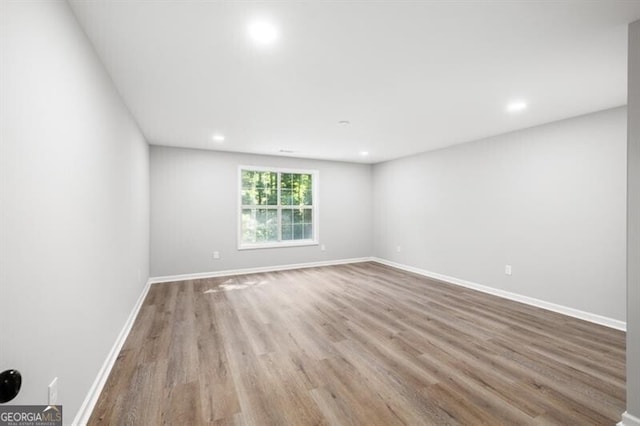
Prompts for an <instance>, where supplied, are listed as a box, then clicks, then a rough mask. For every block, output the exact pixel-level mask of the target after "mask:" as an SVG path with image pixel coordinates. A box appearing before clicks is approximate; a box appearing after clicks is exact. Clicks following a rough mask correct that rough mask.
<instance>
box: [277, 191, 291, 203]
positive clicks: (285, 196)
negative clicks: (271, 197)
mask: <svg viewBox="0 0 640 426" xmlns="http://www.w3.org/2000/svg"><path fill="white" fill-rule="evenodd" d="M280 204H282V205H283V206H291V205H293V194H292V191H291V190H290V189H283V190H281V191H280Z"/></svg>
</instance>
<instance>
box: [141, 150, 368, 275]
mask: <svg viewBox="0 0 640 426" xmlns="http://www.w3.org/2000/svg"><path fill="white" fill-rule="evenodd" d="M150 157H151V275H152V276H156V277H157V276H167V275H179V274H189V273H204V272H213V271H224V270H230V269H240V268H255V267H261V266H272V265H288V264H294V263H304V262H318V261H328V260H338V259H349V258H357V257H364V256H371V249H372V237H371V229H372V226H373V225H372V215H371V206H372V200H371V198H372V187H371V166H369V165H363V164H350V163H339V162H329V161H314V160H302V159H296V158H283V157H270V156H257V155H245V154H232V153H223V152H214V151H204V150H191V149H178V148H167V147H158V146H152V147H151V155H150ZM239 165H251V166H273V167H291V168H301V169H315V170H319V171H320V243H321V244H324V245H325V246H326V251H324V252H323V251H320V247H319V246H307V247H287V248H284V247H282V248H270V249H258V250H240V251H239V250H238V249H237V224H238V208H237V200H238V199H237V197H238V166H239ZM214 251H219V252H220V259H218V260H214V259H213V252H214Z"/></svg>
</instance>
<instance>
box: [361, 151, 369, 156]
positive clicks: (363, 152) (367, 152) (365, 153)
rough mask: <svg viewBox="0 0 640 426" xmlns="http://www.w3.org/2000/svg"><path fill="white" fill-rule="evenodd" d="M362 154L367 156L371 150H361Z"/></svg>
mask: <svg viewBox="0 0 640 426" xmlns="http://www.w3.org/2000/svg"><path fill="white" fill-rule="evenodd" d="M360 155H362V156H363V157H366V156H367V155H369V151H360Z"/></svg>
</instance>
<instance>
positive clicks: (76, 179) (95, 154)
mask: <svg viewBox="0 0 640 426" xmlns="http://www.w3.org/2000/svg"><path fill="white" fill-rule="evenodd" d="M0 20H1V22H0V93H2V96H1V97H0V102H1V104H0V206H1V208H0V370H4V369H5V368H17V369H18V370H20V371H21V372H22V373H23V379H24V381H23V387H22V391H21V393H20V395H19V396H18V398H17V399H15V400H14V401H12V403H15V404H43V403H46V402H47V385H48V383H49V382H50V380H51V379H53V378H54V377H55V376H57V377H58V378H59V379H58V380H59V397H58V403H61V404H63V405H64V414H65V423H67V424H68V423H70V422H71V421H72V420H73V418H74V415H75V413H76V412H77V410H78V408H79V406H80V404H81V403H82V401H83V400H84V398H85V396H86V395H87V392H88V391H89V388H90V386H91V384H92V383H93V381H94V379H95V378H96V375H97V373H98V371H99V369H100V367H101V366H102V364H103V362H104V361H105V359H106V357H107V354H108V353H109V350H110V349H111V347H112V346H113V344H114V342H115V340H116V337H117V335H118V333H119V332H120V330H121V328H122V326H123V325H124V323H125V321H126V319H127V317H128V315H129V313H130V312H131V309H132V308H133V306H134V304H135V302H136V300H137V298H138V296H139V295H140V293H141V291H142V289H143V286H144V283H145V282H146V279H147V275H148V272H147V270H148V223H149V219H148V217H149V203H148V199H149V195H148V194H149V188H148V146H147V144H146V142H145V141H144V139H143V137H142V135H141V133H140V132H139V130H138V128H137V126H136V124H135V123H134V121H133V120H132V119H131V117H130V115H129V113H128V112H127V109H126V108H125V106H124V104H123V103H122V101H121V100H120V97H119V96H118V95H117V93H116V92H115V90H114V88H113V85H112V83H111V80H110V78H109V77H108V76H107V74H106V73H105V71H104V70H103V68H102V66H101V64H100V62H99V61H98V59H97V58H96V56H95V54H94V52H93V49H92V47H91V46H90V44H89V43H88V42H87V40H86V39H85V36H84V34H83V32H82V31H81V29H80V27H79V26H78V25H77V23H76V21H75V19H74V17H73V15H72V13H71V11H70V10H69V7H68V5H67V3H66V2H63V1H28V2H8V1H2V2H1V3H0Z"/></svg>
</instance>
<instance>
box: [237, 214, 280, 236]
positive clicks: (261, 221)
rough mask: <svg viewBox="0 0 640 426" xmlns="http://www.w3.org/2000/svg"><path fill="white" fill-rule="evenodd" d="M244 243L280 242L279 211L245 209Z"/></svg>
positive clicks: (243, 216)
mask: <svg viewBox="0 0 640 426" xmlns="http://www.w3.org/2000/svg"><path fill="white" fill-rule="evenodd" d="M242 241H243V242H245V243H261V242H269V241H278V211H277V210H276V209H243V210H242Z"/></svg>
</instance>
